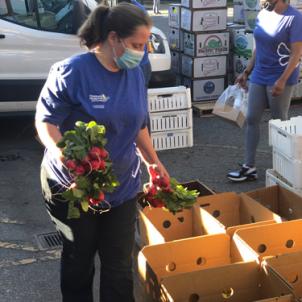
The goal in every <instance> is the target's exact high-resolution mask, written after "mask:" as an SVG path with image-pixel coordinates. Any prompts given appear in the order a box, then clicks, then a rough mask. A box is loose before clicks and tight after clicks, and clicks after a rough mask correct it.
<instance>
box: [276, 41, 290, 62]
mask: <svg viewBox="0 0 302 302" xmlns="http://www.w3.org/2000/svg"><path fill="white" fill-rule="evenodd" d="M290 53H291V51H290V49H289V48H288V47H287V46H286V44H285V43H284V42H281V43H280V44H279V45H278V48H277V54H278V56H279V64H280V65H281V66H286V65H287V64H288V60H289V56H290Z"/></svg>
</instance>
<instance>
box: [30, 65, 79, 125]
mask: <svg viewBox="0 0 302 302" xmlns="http://www.w3.org/2000/svg"><path fill="white" fill-rule="evenodd" d="M74 73H75V72H74V70H73V68H72V67H71V66H70V65H68V64H67V65H63V64H59V63H56V64H54V65H53V66H52V67H51V69H50V72H49V75H48V78H47V80H46V83H45V85H44V87H43V89H42V91H41V94H40V96H39V99H38V102H37V107H36V117H35V118H36V120H37V121H42V122H48V123H50V124H54V125H56V126H60V125H61V124H62V123H63V122H64V120H65V119H66V118H67V117H68V116H69V114H70V113H71V111H72V107H73V106H74V105H75V102H74V100H73V98H72V96H71V95H72V94H71V92H72V91H73V86H74V80H73V79H74V78H75V77H76V76H75V74H74Z"/></svg>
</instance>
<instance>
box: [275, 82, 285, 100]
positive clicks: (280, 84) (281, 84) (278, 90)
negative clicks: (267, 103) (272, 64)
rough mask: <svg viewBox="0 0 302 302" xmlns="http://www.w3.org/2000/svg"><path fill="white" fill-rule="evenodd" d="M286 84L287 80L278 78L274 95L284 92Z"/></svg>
mask: <svg viewBox="0 0 302 302" xmlns="http://www.w3.org/2000/svg"><path fill="white" fill-rule="evenodd" d="M285 84H286V82H285V81H283V80H281V79H278V80H277V81H276V82H275V84H274V86H273V88H272V96H279V95H281V94H282V93H283V91H284V88H285Z"/></svg>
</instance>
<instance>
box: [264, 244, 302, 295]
mask: <svg viewBox="0 0 302 302" xmlns="http://www.w3.org/2000/svg"><path fill="white" fill-rule="evenodd" d="M262 265H263V267H264V269H266V270H268V271H270V272H272V273H275V274H276V275H277V276H278V277H279V278H280V279H281V280H285V282H287V284H288V286H289V287H290V288H291V291H292V293H293V295H294V296H295V297H296V298H297V299H301V298H302V250H301V251H299V252H296V253H290V254H283V255H278V256H274V257H265V258H264V260H263V262H262ZM299 301H301V300H299Z"/></svg>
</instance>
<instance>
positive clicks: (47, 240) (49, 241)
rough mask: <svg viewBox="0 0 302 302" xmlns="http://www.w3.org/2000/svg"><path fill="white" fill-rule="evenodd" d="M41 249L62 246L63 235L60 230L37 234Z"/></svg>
mask: <svg viewBox="0 0 302 302" xmlns="http://www.w3.org/2000/svg"><path fill="white" fill-rule="evenodd" d="M35 237H36V239H37V242H38V246H39V248H40V249H42V250H45V249H50V248H58V247H61V246H62V244H63V243H62V237H61V234H60V233H59V232H51V233H45V234H39V235H36V236H35Z"/></svg>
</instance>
